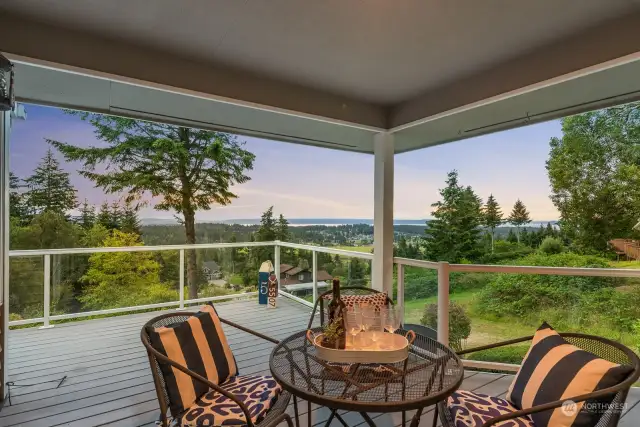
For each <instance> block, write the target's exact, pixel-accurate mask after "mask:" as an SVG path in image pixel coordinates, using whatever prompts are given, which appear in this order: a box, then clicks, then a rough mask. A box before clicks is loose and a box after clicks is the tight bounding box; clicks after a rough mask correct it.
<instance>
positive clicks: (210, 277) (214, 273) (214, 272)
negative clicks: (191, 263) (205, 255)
mask: <svg viewBox="0 0 640 427" xmlns="http://www.w3.org/2000/svg"><path fill="white" fill-rule="evenodd" d="M202 273H203V274H204V277H206V278H207V281H208V282H212V281H214V280H218V279H220V278H222V272H221V271H220V266H219V265H218V263H217V262H215V261H205V262H203V263H202Z"/></svg>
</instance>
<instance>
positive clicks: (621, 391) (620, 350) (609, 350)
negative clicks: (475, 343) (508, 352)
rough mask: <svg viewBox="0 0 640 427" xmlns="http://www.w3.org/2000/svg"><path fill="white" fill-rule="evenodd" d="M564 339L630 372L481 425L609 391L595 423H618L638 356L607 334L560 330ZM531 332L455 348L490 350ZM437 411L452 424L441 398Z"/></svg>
mask: <svg viewBox="0 0 640 427" xmlns="http://www.w3.org/2000/svg"><path fill="white" fill-rule="evenodd" d="M560 335H561V336H562V337H563V338H564V339H565V340H567V341H569V342H570V343H571V344H573V345H575V346H576V347H579V348H581V349H583V350H586V351H589V352H591V353H593V354H595V355H596V356H598V357H600V358H602V359H605V360H608V361H610V362H613V363H618V364H621V365H629V366H631V367H633V371H632V372H631V374H629V376H628V377H627V378H626V379H625V380H624V381H622V382H621V383H619V384H616V385H615V386H613V387H609V388H606V389H603V390H599V391H596V392H593V393H589V394H585V395H581V396H575V397H571V398H568V399H563V400H557V401H555V402H549V403H545V404H543V405H538V406H534V407H533V408H529V409H523V410H519V411H515V412H513V413H511V414H506V415H501V416H499V417H495V418H493V419H491V420H489V421H487V422H485V423H484V425H483V427H489V426H493V425H495V424H496V423H499V422H501V421H506V420H511V419H514V418H518V417H522V416H524V415H530V414H533V413H536V412H543V411H548V410H553V409H555V408H559V407H561V406H562V404H563V403H564V402H565V401H566V400H572V401H574V402H576V403H578V402H583V401H586V400H592V399H601V398H609V397H611V396H612V395H613V396H614V397H613V401H612V404H611V405H610V406H609V409H608V410H607V411H606V412H605V413H604V414H603V415H602V417H601V418H600V420H599V421H598V424H596V427H615V426H617V425H618V421H619V420H620V415H621V408H622V406H623V405H622V404H623V403H624V402H625V401H626V399H627V394H628V393H629V388H631V386H632V385H633V383H635V382H636V381H637V380H638V378H639V377H640V359H639V358H638V356H637V355H636V354H635V353H634V352H633V351H632V350H630V349H629V348H627V347H625V346H624V345H622V344H620V343H617V342H615V341H611V340H608V339H606V338H601V337H596V336H592V335H584V334H578V333H561V334H560ZM532 339H533V336H529V337H523V338H516V339H513V340H509V341H504V342H500V343H497V344H490V345H485V346H482V347H475V348H471V349H468V350H464V351H461V352H458V355H459V356H462V355H465V354H469V353H474V352H477V351H482V350H489V349H493V348H498V347H504V346H507V345H511V344H517V343H522V342H526V341H531V340H532ZM436 410H437V412H439V414H440V421H441V422H442V425H443V427H455V424H454V421H453V419H452V417H451V413H450V412H449V409H448V408H447V406H446V402H440V403H438V405H437V409H436Z"/></svg>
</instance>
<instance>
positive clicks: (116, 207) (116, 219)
mask: <svg viewBox="0 0 640 427" xmlns="http://www.w3.org/2000/svg"><path fill="white" fill-rule="evenodd" d="M109 212H110V214H111V219H110V221H111V229H112V230H121V229H122V216H123V212H122V207H120V203H119V202H117V201H113V202H111V207H110V209H109Z"/></svg>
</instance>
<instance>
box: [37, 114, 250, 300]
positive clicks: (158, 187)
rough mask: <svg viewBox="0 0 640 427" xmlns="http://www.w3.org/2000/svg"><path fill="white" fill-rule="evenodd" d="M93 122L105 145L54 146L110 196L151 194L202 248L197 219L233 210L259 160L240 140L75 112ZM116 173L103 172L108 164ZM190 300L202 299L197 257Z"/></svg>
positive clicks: (191, 264) (191, 268)
mask: <svg viewBox="0 0 640 427" xmlns="http://www.w3.org/2000/svg"><path fill="white" fill-rule="evenodd" d="M70 114H75V115H77V116H80V118H81V119H82V120H86V121H88V122H89V123H90V124H91V125H92V126H93V128H94V129H95V136H96V137H97V138H98V139H100V140H101V141H102V142H104V144H101V145H99V146H91V147H87V146H86V144H85V145H84V146H75V145H73V144H69V143H64V142H59V141H50V142H51V144H53V145H54V146H55V147H57V148H58V149H59V150H60V151H61V152H62V153H63V154H64V156H65V157H66V158H67V160H70V161H81V162H83V163H84V168H83V170H81V171H80V174H81V175H82V176H84V177H86V178H89V179H91V180H92V181H94V182H95V184H96V185H97V186H98V187H101V188H102V189H104V190H105V191H107V192H108V193H121V192H126V193H127V199H128V200H134V199H136V198H139V197H141V196H142V195H143V194H146V193H151V194H152V195H153V196H157V197H158V198H159V199H160V200H161V201H160V203H157V204H156V205H155V206H154V208H155V209H158V210H164V211H175V212H177V214H178V215H179V216H180V217H181V223H182V224H183V225H184V232H185V240H186V243H187V244H194V243H196V225H195V215H196V212H197V211H198V210H209V209H211V207H212V206H214V205H216V204H217V205H222V206H225V205H228V204H230V203H231V201H232V200H233V199H235V198H236V197H237V196H236V194H234V193H233V192H232V191H231V189H232V187H233V186H234V185H236V184H242V183H244V182H247V181H249V180H250V179H251V178H250V177H249V176H248V175H246V171H247V170H250V169H252V168H253V161H254V159H255V156H254V155H253V154H252V153H250V152H248V151H246V150H245V149H244V148H243V145H244V144H243V143H242V142H240V141H238V139H237V137H235V136H233V135H230V134H227V133H222V132H216V131H210V130H202V129H191V128H187V127H183V126H175V125H170V124H163V123H152V122H148V121H142V120H135V119H129V118H124V117H115V116H107V115H102V114H94V113H84V112H70ZM105 163H107V164H109V165H110V168H108V169H107V170H106V171H105V170H100V169H101V168H100V167H99V166H100V165H102V164H105ZM186 255H187V279H188V286H189V297H190V298H197V296H198V283H199V277H198V276H199V271H200V270H199V269H198V266H197V259H196V251H195V250H189V251H188V252H187V254H186Z"/></svg>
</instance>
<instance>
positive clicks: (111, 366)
mask: <svg viewBox="0 0 640 427" xmlns="http://www.w3.org/2000/svg"><path fill="white" fill-rule="evenodd" d="M278 304H279V307H278V309H277V310H266V309H263V308H261V307H259V306H258V304H257V302H256V301H255V300H251V301H236V302H231V303H225V304H217V308H218V311H219V312H220V315H221V316H223V317H226V318H228V319H230V320H233V321H236V322H238V323H240V324H242V325H245V326H248V327H251V328H253V329H255V330H257V331H260V332H263V333H266V334H268V335H271V336H274V337H276V338H279V339H281V338H284V337H286V336H288V335H290V334H291V333H293V332H295V331H298V330H301V329H303V328H305V327H306V324H307V321H308V319H309V311H310V310H309V308H307V307H304V306H302V305H300V304H298V303H296V302H293V301H291V300H288V299H286V298H280V299H279V301H278ZM157 314H158V313H157V312H156V313H144V314H136V315H129V316H122V317H114V318H109V319H101V320H87V321H82V322H76V323H70V324H64V325H57V326H55V327H54V328H52V329H43V330H40V329H21V330H15V331H11V332H10V334H9V351H8V355H9V360H8V372H9V381H13V382H15V384H16V387H13V390H12V393H11V394H12V397H11V401H12V404H11V405H10V406H9V404H8V402H7V403H6V404H5V407H4V408H3V409H2V410H1V411H0V426H3V427H5V426H6V427H8V426H25V427H27V426H28V427H36V426H59V425H64V426H82V427H90V426H105V425H108V426H127V427H129V426H131V427H133V426H152V425H154V424H155V421H156V420H157V419H158V413H159V410H158V404H157V401H156V396H155V391H154V387H153V382H152V378H151V374H150V371H149V366H148V360H147V358H146V353H145V351H144V349H143V347H142V344H141V343H140V337H139V333H140V328H141V326H142V324H144V322H145V321H146V320H147V319H150V318H151V317H153V316H156V315H157ZM226 332H227V336H228V338H229V342H230V345H231V347H232V349H233V352H234V354H235V356H236V359H237V361H238V364H239V366H240V371H241V373H243V374H251V373H265V374H266V373H268V371H269V366H268V356H269V353H270V351H271V349H272V348H273V345H272V344H270V343H268V342H263V341H261V340H259V339H256V338H255V337H252V336H251V335H248V334H246V333H244V332H241V331H238V330H233V329H230V328H227V329H226ZM64 376H66V377H67V378H66V380H65V381H64V382H63V383H62V385H61V386H60V387H59V388H57V385H58V381H59V380H60V379H61V378H62V377H64ZM510 382H511V377H510V376H509V375H500V374H489V373H479V372H467V373H466V377H465V381H464V383H463V388H465V389H467V390H474V391H477V392H482V393H488V394H493V395H504V393H505V392H506V391H507V388H508V386H509V384H510ZM639 401H640V390H638V389H635V390H634V392H633V393H632V394H631V395H630V397H629V400H628V403H629V405H628V409H627V412H626V413H625V415H624V417H623V419H622V422H621V426H623V427H632V426H634V427H635V426H638V425H640V405H639V404H638V402H639ZM306 406H307V405H306V403H303V404H302V405H301V406H300V409H301V426H303V427H308V426H307V422H306V420H307V417H306V412H307V411H306ZM289 409H290V412H291V414H293V410H292V408H291V407H290V408H289ZM371 415H372V417H373V418H374V420H375V421H376V424H378V425H379V426H384V427H394V426H398V425H399V424H400V422H401V418H400V414H377V415H376V414H371ZM328 416H329V411H328V410H327V409H326V408H320V407H315V406H313V407H312V419H313V424H314V425H317V424H320V425H324V422H325V420H326V419H327V417H328ZM432 416H433V412H432V410H431V409H430V408H429V409H428V410H427V412H426V413H425V414H424V415H423V417H422V419H421V423H420V425H421V426H431V421H432ZM343 417H344V419H345V420H346V421H347V423H348V424H349V425H350V426H359V425H363V420H362V419H361V418H360V416H359V415H358V414H354V413H346V414H344V415H343ZM333 425H339V423H338V422H337V421H334V422H333Z"/></svg>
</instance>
